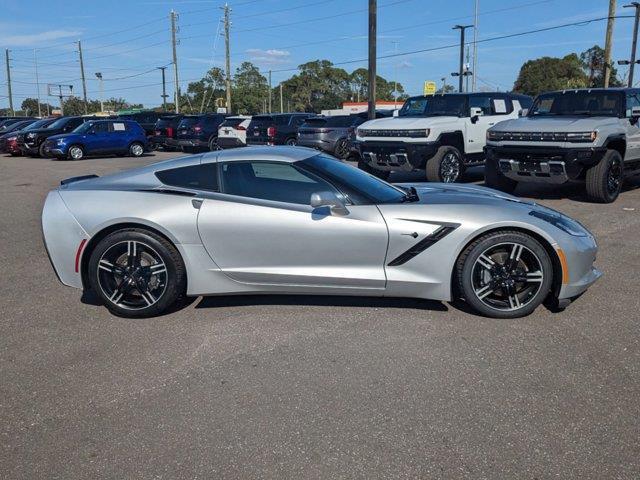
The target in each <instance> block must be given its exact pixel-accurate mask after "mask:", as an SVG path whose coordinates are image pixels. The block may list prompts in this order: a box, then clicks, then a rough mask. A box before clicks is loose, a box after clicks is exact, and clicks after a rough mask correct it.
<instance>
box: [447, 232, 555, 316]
mask: <svg viewBox="0 0 640 480" xmlns="http://www.w3.org/2000/svg"><path fill="white" fill-rule="evenodd" d="M456 274H457V279H458V285H457V286H458V289H459V292H460V293H461V295H462V297H463V298H464V300H465V301H466V302H467V304H469V305H470V306H471V307H472V308H473V309H474V310H476V311H477V312H479V313H480V314H482V315H485V316H488V317H494V318H518V317H524V316H526V315H529V314H530V313H531V312H533V311H534V310H535V309H536V308H537V307H538V306H539V305H540V304H541V303H542V302H543V301H544V300H545V298H546V297H547V295H548V294H549V291H550V290H551V285H552V282H553V264H552V262H551V258H550V257H549V254H548V253H547V251H546V250H545V248H544V247H543V246H542V245H541V244H540V242H538V241H537V240H536V239H535V238H533V237H532V236H530V235H527V234H526V233H523V232H518V231H498V232H492V233H488V234H487V235H484V236H482V237H480V238H479V239H477V240H475V241H474V242H472V243H471V244H470V245H469V246H468V247H467V248H466V249H465V250H464V251H463V252H462V254H461V255H460V257H459V259H458V262H457V264H456Z"/></svg>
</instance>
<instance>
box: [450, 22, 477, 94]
mask: <svg viewBox="0 0 640 480" xmlns="http://www.w3.org/2000/svg"><path fill="white" fill-rule="evenodd" d="M471 27H473V25H456V26H455V27H453V28H452V30H460V66H459V67H458V73H457V74H452V75H453V76H454V77H458V92H460V93H462V85H463V83H462V80H463V77H464V31H465V30H466V29H467V28H471Z"/></svg>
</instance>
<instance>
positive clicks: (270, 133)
mask: <svg viewBox="0 0 640 480" xmlns="http://www.w3.org/2000/svg"><path fill="white" fill-rule="evenodd" d="M275 136H276V127H269V128H267V137H275Z"/></svg>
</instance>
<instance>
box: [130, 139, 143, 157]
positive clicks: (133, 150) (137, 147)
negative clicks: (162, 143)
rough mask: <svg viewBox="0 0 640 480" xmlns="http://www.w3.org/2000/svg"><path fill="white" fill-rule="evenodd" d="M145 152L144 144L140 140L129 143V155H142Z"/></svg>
mask: <svg viewBox="0 0 640 480" xmlns="http://www.w3.org/2000/svg"><path fill="white" fill-rule="evenodd" d="M143 154H144V145H142V144H141V143H140V142H133V143H132V144H131V145H129V155H131V156H132V157H141V156H142V155H143Z"/></svg>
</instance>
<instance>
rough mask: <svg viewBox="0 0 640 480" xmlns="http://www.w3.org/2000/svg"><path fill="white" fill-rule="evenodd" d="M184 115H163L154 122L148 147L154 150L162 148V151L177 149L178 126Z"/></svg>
mask: <svg viewBox="0 0 640 480" xmlns="http://www.w3.org/2000/svg"><path fill="white" fill-rule="evenodd" d="M183 118H184V115H181V114H176V115H163V116H162V117H160V118H159V119H158V120H157V121H156V125H155V127H154V128H153V135H152V136H151V137H149V146H150V147H151V148H152V149H153V150H156V149H158V148H163V149H164V150H173V149H179V147H178V140H177V135H178V124H179V123H180V120H182V119H183Z"/></svg>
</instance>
